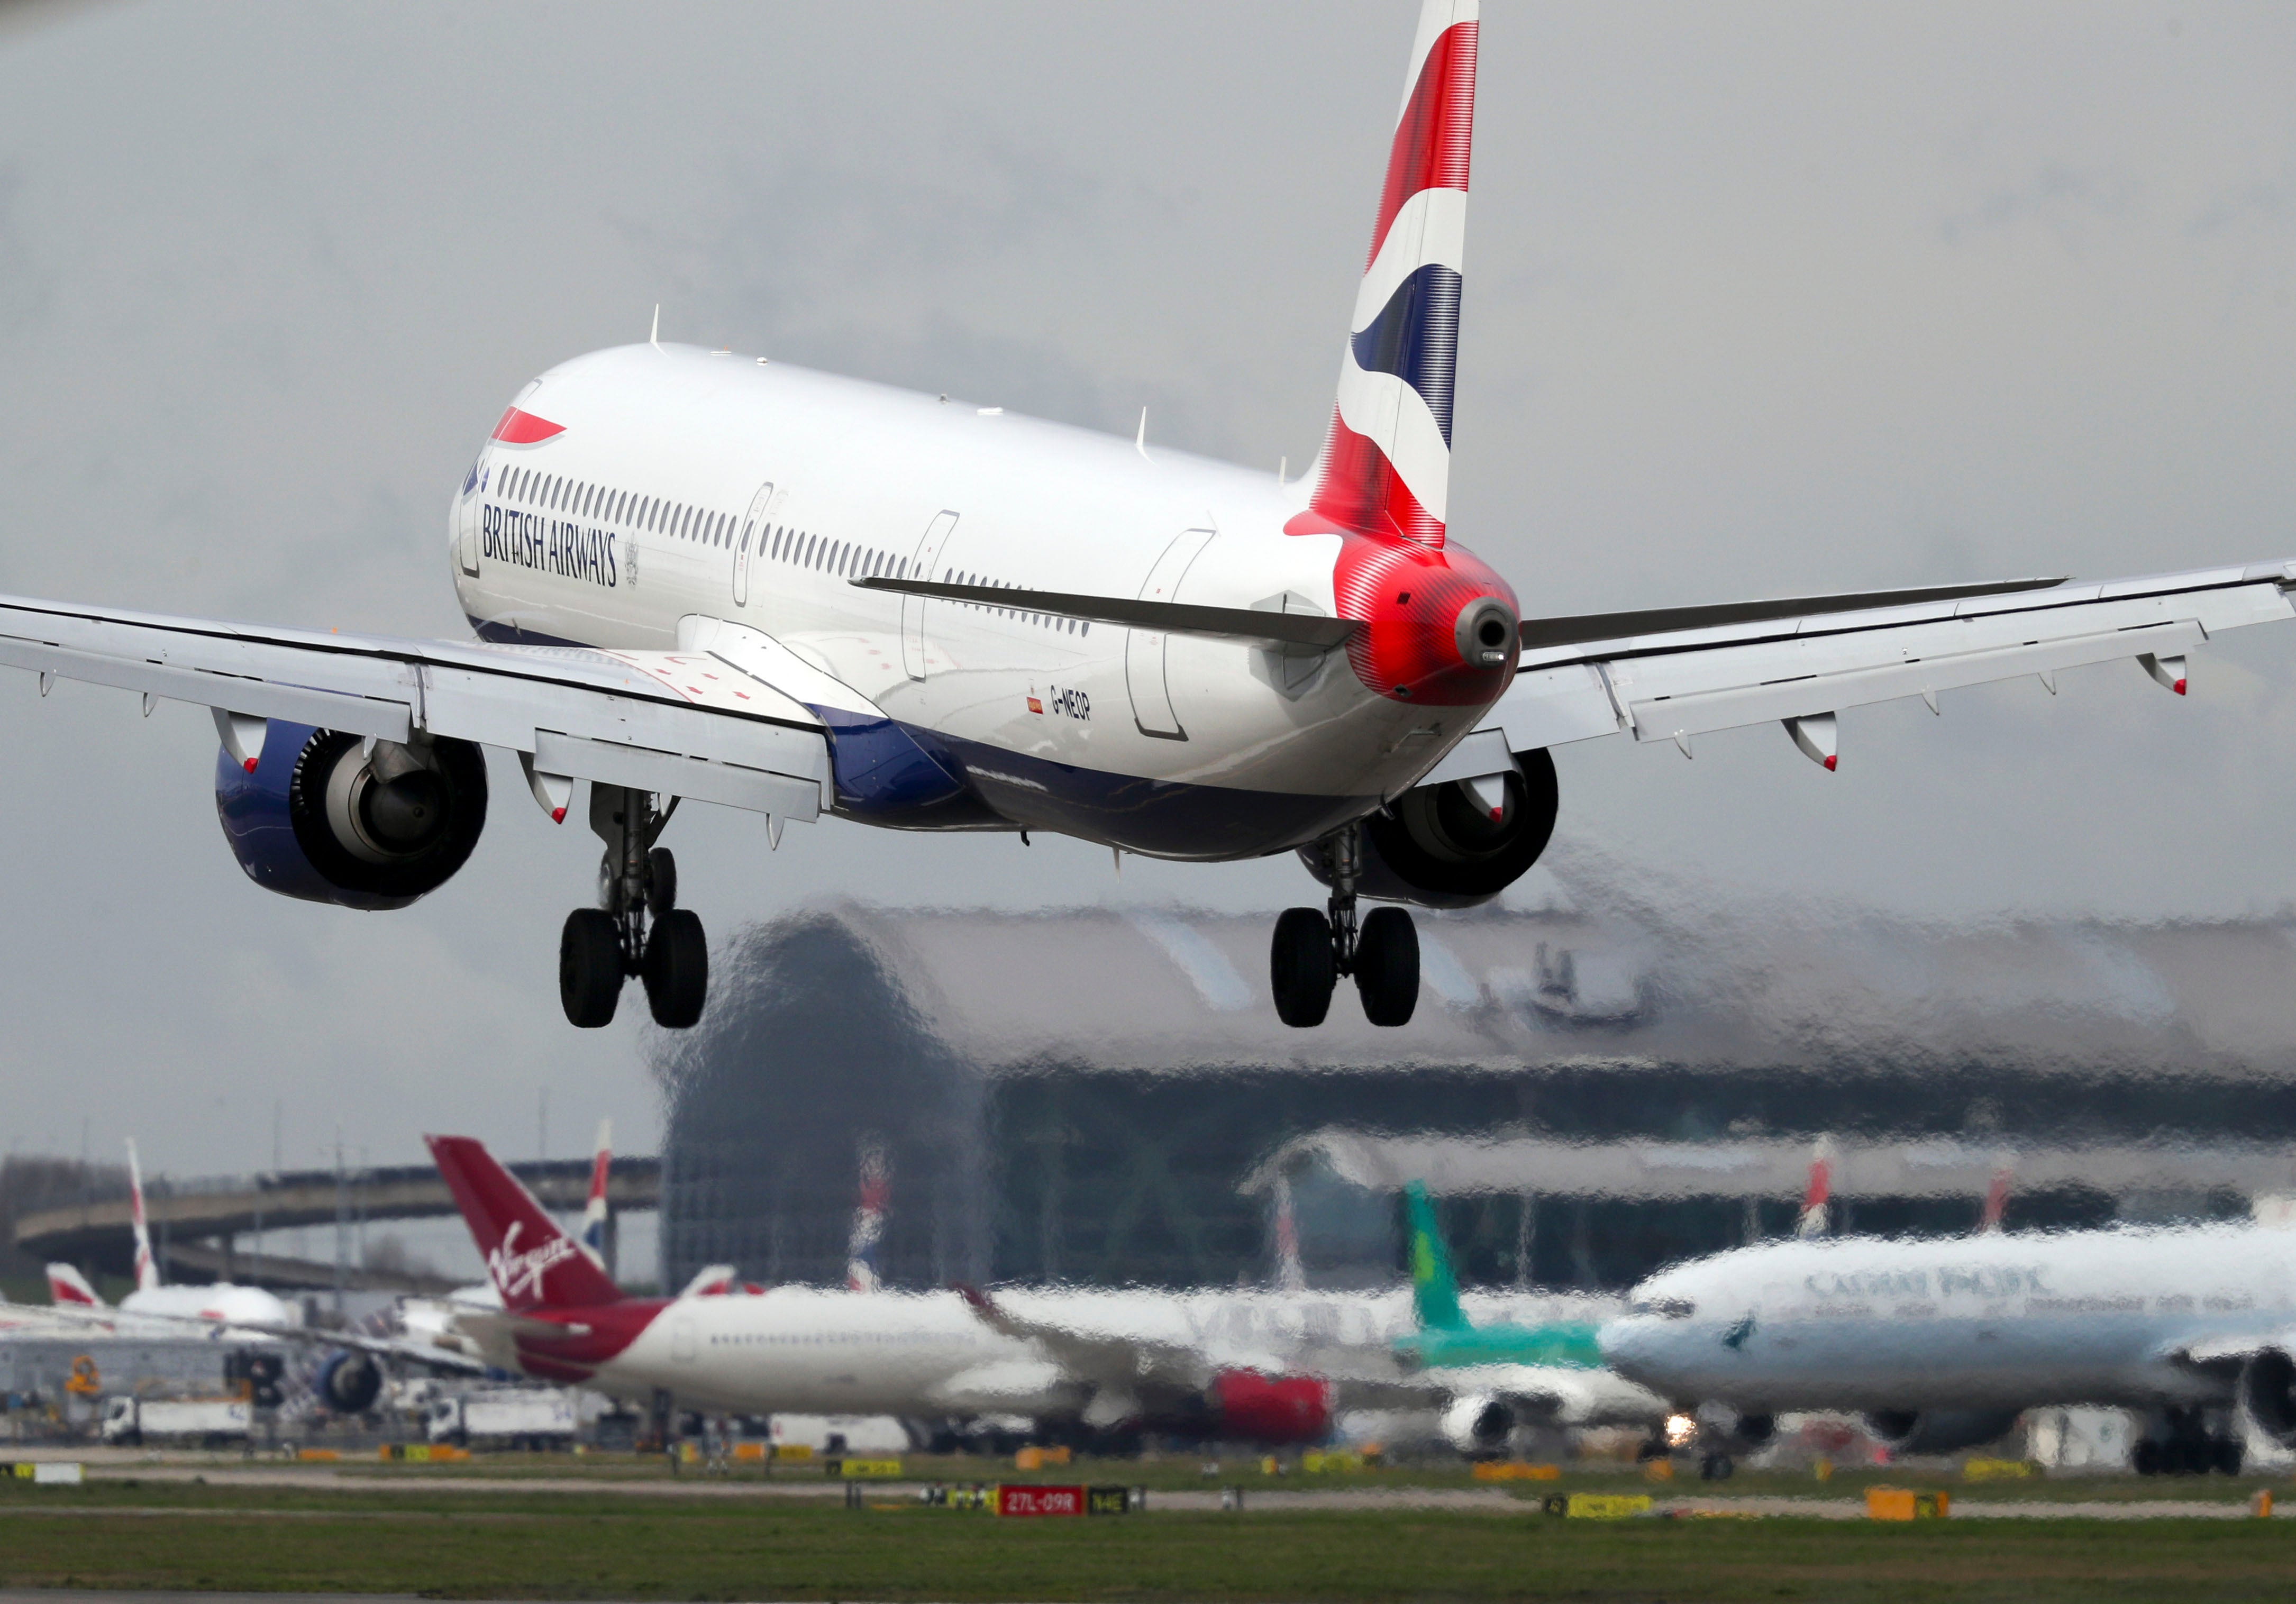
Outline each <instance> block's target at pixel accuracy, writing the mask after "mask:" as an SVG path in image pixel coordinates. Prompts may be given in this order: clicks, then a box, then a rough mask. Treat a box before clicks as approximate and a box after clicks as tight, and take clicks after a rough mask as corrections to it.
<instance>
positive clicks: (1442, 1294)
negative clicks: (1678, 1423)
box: [1395, 1182, 1668, 1455]
mask: <svg viewBox="0 0 2296 1604" xmlns="http://www.w3.org/2000/svg"><path fill="white" fill-rule="evenodd" d="M1403 1195H1404V1207H1405V1211H1406V1218H1407V1221H1408V1224H1409V1230H1410V1233H1411V1282H1412V1300H1413V1308H1414V1310H1415V1313H1417V1315H1418V1321H1419V1329H1418V1330H1416V1331H1415V1332H1414V1333H1412V1334H1411V1335H1409V1336H1407V1337H1403V1338H1398V1339H1397V1341H1396V1344H1395V1346H1396V1351H1397V1352H1398V1354H1400V1355H1401V1356H1402V1357H1403V1359H1404V1361H1405V1363H1406V1365H1408V1366H1409V1368H1410V1369H1412V1370H1413V1371H1417V1372H1419V1373H1420V1374H1422V1375H1423V1377H1424V1378H1425V1379H1427V1380H1428V1381H1429V1382H1431V1383H1434V1384H1436V1385H1439V1387H1441V1388H1442V1389H1443V1391H1444V1393H1445V1397H1444V1400H1443V1404H1442V1432H1443V1436H1444V1439H1445V1440H1446V1441H1447V1442H1448V1443H1449V1444H1451V1445H1452V1446H1453V1447H1454V1448H1456V1449H1457V1450H1458V1451H1459V1452H1460V1453H1464V1454H1470V1455H1479V1454H1495V1453H1505V1451H1506V1450H1507V1448H1508V1446H1509V1444H1511V1443H1512V1442H1513V1438H1514V1436H1515V1434H1516V1432H1517V1431H1518V1430H1521V1429H1523V1428H1534V1427H1565V1428H1576V1427H1583V1426H1646V1427H1652V1428H1655V1427H1657V1426H1659V1425H1661V1423H1663V1422H1664V1420H1666V1417H1667V1413H1668V1409H1667V1404H1666V1401H1665V1400H1664V1399H1662V1398H1661V1397H1659V1396H1658V1395H1656V1394H1654V1393H1652V1392H1651V1391H1649V1390H1648V1389H1646V1388H1644V1387H1638V1386H1636V1384H1635V1383H1634V1382H1632V1381H1629V1380H1628V1379H1626V1378H1624V1377H1623V1376H1620V1374H1619V1373H1618V1372H1617V1371H1613V1370H1611V1369H1610V1368H1609V1367H1608V1366H1606V1365H1605V1364H1604V1363H1603V1355H1602V1352H1601V1349H1600V1348H1599V1347H1598V1346H1597V1345H1596V1341H1595V1323H1594V1322H1592V1321H1546V1322H1539V1323H1538V1324H1535V1325H1526V1324H1522V1323H1520V1322H1515V1321H1508V1320H1499V1321H1488V1322H1484V1323H1483V1324H1480V1325H1477V1324H1474V1323H1472V1322H1470V1321H1469V1320H1468V1318H1467V1315H1466V1312H1465V1311H1464V1309H1463V1308H1462V1307H1461V1306H1460V1304H1459V1281H1458V1276H1457V1274H1456V1272H1454V1271H1453V1269H1452V1267H1451V1251H1450V1249H1449V1248H1447V1247H1446V1246H1445V1245H1444V1241H1443V1236H1442V1232H1441V1231H1440V1229H1439V1227H1438V1226H1437V1224H1436V1220H1435V1209H1434V1206H1433V1205H1432V1204H1431V1202H1429V1200H1428V1198H1427V1191H1426V1188H1424V1187H1423V1186H1422V1185H1420V1184H1419V1183H1417V1182H1413V1183H1410V1184H1409V1185H1407V1186H1406V1187H1405V1188H1404V1191H1403Z"/></svg>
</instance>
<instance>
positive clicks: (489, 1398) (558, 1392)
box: [422, 1387, 578, 1448]
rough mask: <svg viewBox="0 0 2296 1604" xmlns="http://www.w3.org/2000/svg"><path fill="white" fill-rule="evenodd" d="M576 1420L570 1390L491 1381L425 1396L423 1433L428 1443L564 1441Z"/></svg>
mask: <svg viewBox="0 0 2296 1604" xmlns="http://www.w3.org/2000/svg"><path fill="white" fill-rule="evenodd" d="M577 1428H578V1420H577V1419H576V1412H575V1408H574V1397H573V1395H572V1394H571V1393H569V1392H566V1391H563V1390H562V1389H560V1388H557V1387H546V1388H545V1387H484V1388H480V1389H476V1390H473V1391H471V1392H464V1393H454V1394H450V1395H447V1396H446V1397H442V1398H436V1399H433V1400H432V1401H431V1404H430V1408H429V1409H428V1410H427V1411H425V1412H424V1414H423V1420H422V1431H423V1435H424V1436H427V1437H429V1438H430V1440H431V1441H432V1442H434V1443H452V1444H455V1446H456V1447H467V1446H469V1445H470V1444H471V1443H473V1442H481V1443H487V1442H492V1443H503V1444H507V1445H509V1446H511V1447H513V1448H545V1447H553V1448H556V1447H564V1446H566V1445H568V1444H570V1443H572V1442H573V1440H574V1434H575V1431H576V1430H577Z"/></svg>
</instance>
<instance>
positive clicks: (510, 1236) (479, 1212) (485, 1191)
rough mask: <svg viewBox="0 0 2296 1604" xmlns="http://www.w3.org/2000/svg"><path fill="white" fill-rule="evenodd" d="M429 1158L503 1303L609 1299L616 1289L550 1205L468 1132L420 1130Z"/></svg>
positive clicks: (575, 1303)
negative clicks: (441, 1133)
mask: <svg viewBox="0 0 2296 1604" xmlns="http://www.w3.org/2000/svg"><path fill="white" fill-rule="evenodd" d="M422 1140H423V1141H424V1142H426V1143H428V1144H429V1146H430V1158H431V1161H432V1162H433V1163H435V1164H437V1165H438V1166H439V1174H440V1176H441V1177H443V1178H444V1179H445V1181H446V1183H447V1191H451V1192H453V1193H454V1194H455V1207H458V1208H460V1209H461V1210H462V1211H463V1223H466V1224H467V1225H469V1226H470V1228H471V1240H474V1241H476V1242H477V1243H478V1245H479V1252H480V1254H481V1255H482V1256H484V1257H485V1259H486V1261H487V1275H488V1279H490V1280H491V1281H493V1282H494V1284H495V1290H496V1291H497V1292H499V1293H500V1294H502V1300H503V1307H504V1308H505V1309H508V1310H509V1311H511V1313H514V1314H516V1313H525V1312H526V1311H528V1310H529V1309H555V1308H583V1307H589V1306H592V1305H598V1304H609V1303H613V1302H615V1301H616V1300H618V1299H619V1297H621V1295H622V1294H621V1289H619V1288H618V1287H616V1286H615V1285H614V1283H613V1282H612V1281H610V1280H608V1279H607V1276H606V1273H605V1272H604V1271H603V1270H601V1269H599V1268H598V1266H597V1265H595V1264H592V1263H591V1262H590V1260H589V1258H588V1256H586V1255H585V1254H584V1253H583V1251H582V1249H581V1247H580V1245H579V1244H578V1243H577V1242H576V1241H575V1240H574V1239H573V1238H572V1237H570V1236H568V1235H567V1234H566V1233H565V1232H562V1231H561V1230H560V1229H559V1228H558V1222H557V1221H555V1220H553V1219H552V1218H551V1217H550V1214H549V1211H548V1210H546V1209H545V1208H544V1207H542V1205H541V1204H540V1203H538V1202H537V1201H536V1200H535V1197H534V1194H533V1193H532V1192H530V1191H527V1190H526V1188H525V1187H524V1186H522V1185H521V1184H520V1183H519V1179H518V1177H517V1176H515V1175H513V1174H511V1173H510V1172H509V1171H508V1170H506V1169H504V1167H503V1166H502V1165H501V1164H500V1163H499V1162H497V1161H496V1158H495V1156H494V1155H493V1154H492V1153H489V1152H488V1151H487V1150H486V1144H485V1143H483V1142H479V1141H477V1140H476V1139H474V1138H472V1137H469V1136H426V1137H424V1138H423V1139H422Z"/></svg>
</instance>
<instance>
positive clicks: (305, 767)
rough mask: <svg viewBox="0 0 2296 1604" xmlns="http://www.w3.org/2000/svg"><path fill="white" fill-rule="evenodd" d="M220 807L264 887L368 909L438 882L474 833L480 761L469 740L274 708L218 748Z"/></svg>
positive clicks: (479, 809) (483, 812)
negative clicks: (322, 725)
mask: <svg viewBox="0 0 2296 1604" xmlns="http://www.w3.org/2000/svg"><path fill="white" fill-rule="evenodd" d="M216 816H217V819H218V820H220V821H221V822H222V824H223V833H224V837H225V839H227V840H228V841H229V842H230V843H231V851H232V855H233V856H234V857H235V858H237V859H238V860H239V866H240V867H241V868H242V869H244V870H246V871H247V878H248V879H250V880H253V881H254V882H255V883H256V884H257V885H258V886H261V887H262V888H264V889H265V890H266V891H276V892H278V893H279V894H280V895H281V896H299V897H301V898H303V899H304V900H305V901H307V902H324V903H333V904H337V905H339V906H341V907H346V908H360V909H365V910H369V911H373V910H379V909H384V908H403V907H406V905H407V904H409V903H412V902H414V901H415V900H416V899H417V898H419V897H422V896H426V895H428V894H429V893H430V892H432V891H436V890H437V889H438V888H439V887H440V886H443V885H445V884H446V883H447V879H448V878H449V877H450V876H451V875H453V874H454V872H455V871H456V870H457V869H460V868H461V867H462V866H463V863H464V862H466V861H467V860H468V859H469V857H470V855H471V848H473V847H476V846H477V845H478V844H479V832H480V831H481V830H482V829H484V828H485V826H486V822H487V765H486V759H485V757H482V756H481V755H480V751H479V749H478V748H477V747H475V746H472V745H471V743H470V742H468V741H420V742H415V743H411V744H407V743H401V742H398V741H362V740H361V739H360V738H359V737H357V736H356V735H346V734H344V733H342V732H340V731H335V730H317V729H313V728H312V727H311V726H310V725H308V724H286V723H283V722H282V721H281V720H278V719H273V720H272V721H271V722H270V723H269V724H267V725H266V727H265V731H264V735H263V741H262V751H261V753H260V755H259V757H258V758H257V759H256V761H254V762H252V763H248V762H245V761H243V760H242V758H241V757H240V756H239V755H238V754H236V753H234V751H232V750H231V749H225V750H224V751H222V752H220V753H218V754H217V758H216Z"/></svg>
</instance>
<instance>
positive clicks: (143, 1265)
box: [127, 1136, 160, 1292]
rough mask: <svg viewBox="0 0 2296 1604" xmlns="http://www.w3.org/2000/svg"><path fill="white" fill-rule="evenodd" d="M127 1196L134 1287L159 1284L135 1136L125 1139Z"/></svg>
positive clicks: (141, 1289)
mask: <svg viewBox="0 0 2296 1604" xmlns="http://www.w3.org/2000/svg"><path fill="white" fill-rule="evenodd" d="M127 1197H128V1201H129V1203H130V1204H131V1205H132V1206H133V1207H134V1209H135V1289H136V1290H137V1291H138V1292H149V1291H151V1290H152V1289H153V1288H154V1287H157V1286H158V1285H159V1284H160V1262H159V1260H157V1259H155V1258H153V1257H152V1226H151V1223H150V1222H149V1221H148V1220H146V1219H145V1217H144V1215H143V1166H141V1165H139V1164H137V1163H136V1161H135V1138H134V1137H133V1136H130V1137H129V1138H128V1139H127Z"/></svg>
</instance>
